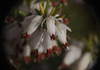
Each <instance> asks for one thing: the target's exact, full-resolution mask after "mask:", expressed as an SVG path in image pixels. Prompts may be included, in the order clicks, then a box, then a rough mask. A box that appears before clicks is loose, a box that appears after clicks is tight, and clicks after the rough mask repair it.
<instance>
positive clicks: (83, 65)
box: [78, 52, 92, 70]
mask: <svg viewBox="0 0 100 70" xmlns="http://www.w3.org/2000/svg"><path fill="white" fill-rule="evenodd" d="M91 60H92V55H91V53H90V52H87V53H85V54H84V55H83V57H82V59H81V60H80V62H79V64H78V70H86V69H87V67H88V65H89V63H90V62H91Z"/></svg>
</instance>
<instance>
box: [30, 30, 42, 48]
mask: <svg viewBox="0 0 100 70" xmlns="http://www.w3.org/2000/svg"><path fill="white" fill-rule="evenodd" d="M43 36H44V32H43V29H37V30H36V31H35V32H34V33H33V34H32V36H31V37H30V39H29V44H30V46H31V47H32V49H38V48H39V46H40V43H41V41H42V40H43Z"/></svg>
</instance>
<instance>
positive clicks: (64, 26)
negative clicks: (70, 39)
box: [57, 18, 72, 32]
mask: <svg viewBox="0 0 100 70" xmlns="http://www.w3.org/2000/svg"><path fill="white" fill-rule="evenodd" d="M59 19H60V18H59ZM57 23H58V27H59V28H63V29H66V30H68V31H70V32H72V31H71V29H70V28H69V27H68V26H67V25H65V24H63V23H61V22H57Z"/></svg>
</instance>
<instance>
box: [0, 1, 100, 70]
mask: <svg viewBox="0 0 100 70" xmlns="http://www.w3.org/2000/svg"><path fill="white" fill-rule="evenodd" d="M20 3H21V0H1V1H0V5H1V6H0V9H1V11H0V32H1V34H0V35H1V36H0V43H1V46H0V64H1V65H0V67H1V68H2V70H14V67H13V66H11V65H10V63H8V60H7V57H6V53H5V52H4V43H3V41H4V39H3V34H2V32H3V27H4V26H5V23H4V19H5V17H6V16H7V15H8V14H9V12H10V10H11V9H12V8H13V7H14V6H16V5H18V4H20ZM99 6H100V5H99V1H96V0H70V2H69V5H68V7H67V8H66V10H65V11H66V13H67V14H69V17H70V24H69V26H70V28H71V29H72V31H73V32H71V33H70V36H71V38H72V39H75V40H82V39H83V38H86V39H87V38H88V36H89V35H91V34H96V35H97V36H98V39H99V40H100V37H99V36H100V31H99V30H100V14H99V12H100V11H99V9H100V7H99ZM95 46H97V47H99V48H98V49H100V44H99V43H98V45H95ZM99 53H100V52H98V57H97V58H96V60H97V61H96V63H95V64H94V65H93V67H92V68H91V70H99V69H100V67H99V64H100V61H99V60H100V56H99ZM63 57H64V55H63V54H62V55H61V56H57V57H54V58H50V59H49V60H47V61H43V62H41V63H39V64H38V63H36V64H30V66H31V69H30V70H57V66H59V64H60V63H61V61H62V59H63ZM26 68H28V69H29V68H30V67H29V66H28V65H27V66H26Z"/></svg>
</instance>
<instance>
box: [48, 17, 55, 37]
mask: <svg viewBox="0 0 100 70" xmlns="http://www.w3.org/2000/svg"><path fill="white" fill-rule="evenodd" d="M46 24H47V31H48V32H49V34H50V36H52V35H55V29H56V27H55V18H54V17H52V16H50V17H48V18H47V20H46Z"/></svg>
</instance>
